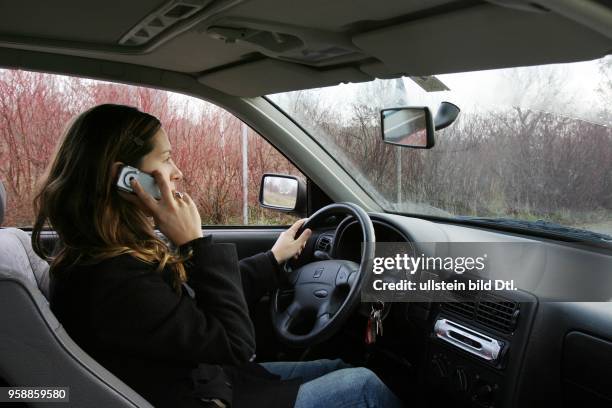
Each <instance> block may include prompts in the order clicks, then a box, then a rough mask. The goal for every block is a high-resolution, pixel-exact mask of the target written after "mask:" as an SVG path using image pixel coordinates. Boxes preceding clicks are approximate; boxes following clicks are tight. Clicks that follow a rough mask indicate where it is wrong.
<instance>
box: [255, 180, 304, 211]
mask: <svg viewBox="0 0 612 408" xmlns="http://www.w3.org/2000/svg"><path fill="white" fill-rule="evenodd" d="M259 205H260V206H262V207H264V208H270V209H272V210H277V211H284V212H292V213H296V214H298V215H300V216H305V215H306V208H307V202H306V183H304V182H303V181H302V180H300V179H299V178H297V177H295V176H290V175H287V174H271V173H265V174H264V175H263V176H262V178H261V185H260V188H259Z"/></svg>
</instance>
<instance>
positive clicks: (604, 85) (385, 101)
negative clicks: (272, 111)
mask: <svg viewBox="0 0 612 408" xmlns="http://www.w3.org/2000/svg"><path fill="white" fill-rule="evenodd" d="M611 90H612V56H607V57H605V58H601V59H598V60H593V61H582V62H573V63H564V64H549V65H540V66H537V65H536V66H529V67H515V68H506V69H493V70H483V71H474V72H460V73H451V74H444V75H437V76H424V77H401V78H394V79H382V80H381V79H378V80H375V81H371V82H363V83H361V82H360V83H348V84H341V85H336V86H331V87H326V88H318V89H308V90H302V91H293V92H285V93H280V94H274V95H268V98H269V100H270V101H271V102H272V103H274V104H276V106H278V107H279V109H281V110H282V111H284V112H285V113H286V114H287V115H288V116H290V117H291V118H292V119H293V120H295V121H296V122H297V123H299V124H300V125H301V126H302V127H303V128H304V129H305V130H306V131H307V132H308V133H309V134H310V135H311V136H312V137H313V139H314V140H315V141H317V142H318V143H319V144H320V145H321V146H322V147H323V148H324V149H326V150H327V151H328V152H329V153H330V155H331V156H332V157H334V158H335V159H336V160H337V161H338V163H339V164H340V165H341V166H343V167H344V168H345V169H346V170H347V173H348V174H350V175H351V176H352V177H353V178H354V179H355V181H356V182H357V183H359V184H360V185H361V186H362V187H363V189H364V190H365V191H366V192H368V193H369V194H370V196H371V197H372V198H373V199H374V200H375V201H377V202H378V203H379V204H380V205H381V207H383V208H384V209H385V210H386V211H392V212H400V213H405V214H418V215H429V216H438V217H445V218H455V219H462V220H463V219H466V218H467V219H470V220H473V219H474V218H477V219H479V220H481V221H494V222H508V221H511V223H510V225H514V226H519V225H520V226H527V227H529V228H532V229H542V228H545V229H547V230H551V229H554V230H555V231H558V232H559V231H564V232H563V233H566V232H567V231H569V228H572V229H574V228H575V229H580V230H585V231H589V232H593V233H596V234H605V235H606V236H608V238H605V239H609V236H612V222H611V221H610V220H612V194H611V192H612V177H610V175H611V174H612V104H611V102H612V99H611V95H612V92H611ZM442 101H448V102H451V103H454V104H456V105H457V106H459V107H460V108H461V113H460V115H459V117H458V119H457V120H456V121H455V122H454V123H453V124H452V125H450V126H449V127H447V128H445V129H442V130H440V131H438V132H436V142H435V146H434V147H433V148H432V149H410V148H403V147H398V146H394V145H390V144H386V143H384V142H383V138H382V134H381V129H380V115H381V113H380V112H381V109H388V108H395V107H400V106H427V107H429V108H430V110H431V111H432V113H433V114H434V115H435V113H436V112H437V110H438V108H439V106H440V103H441V102H442ZM552 224H554V225H552ZM589 236H593V235H592V234H589ZM587 239H590V238H587Z"/></svg>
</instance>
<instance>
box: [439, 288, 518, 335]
mask: <svg viewBox="0 0 612 408" xmlns="http://www.w3.org/2000/svg"><path fill="white" fill-rule="evenodd" d="M446 298H447V299H448V300H449V301H448V302H444V303H442V309H443V310H445V311H446V312H450V313H452V314H455V315H458V316H461V317H463V318H465V319H467V320H470V321H472V322H477V323H480V324H481V325H483V326H486V327H489V328H491V329H494V330H497V331H499V332H502V333H512V332H513V331H514V329H515V328H516V322H517V319H518V315H519V304H518V303H517V302H514V301H511V300H508V299H505V298H502V297H500V296H498V295H494V294H491V293H486V292H485V293H478V294H473V293H472V294H469V295H467V296H466V295H463V294H462V295H458V294H457V293H451V292H447V293H446Z"/></svg>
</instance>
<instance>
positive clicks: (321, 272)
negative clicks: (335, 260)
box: [313, 268, 324, 279]
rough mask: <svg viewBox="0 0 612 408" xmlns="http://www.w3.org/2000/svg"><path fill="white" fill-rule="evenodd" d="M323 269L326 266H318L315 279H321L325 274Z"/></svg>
mask: <svg viewBox="0 0 612 408" xmlns="http://www.w3.org/2000/svg"><path fill="white" fill-rule="evenodd" d="M323 269H324V268H318V269H317V270H316V271H315V273H314V275H313V278H315V279H319V278H320V277H321V275H323Z"/></svg>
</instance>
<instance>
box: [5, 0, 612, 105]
mask: <svg viewBox="0 0 612 408" xmlns="http://www.w3.org/2000/svg"><path fill="white" fill-rule="evenodd" d="M0 48H11V49H15V48H16V49H23V50H32V51H39V52H47V53H49V52H51V53H56V54H65V55H73V56H81V57H88V58H94V59H99V60H105V61H115V62H121V63H126V64H131V65H136V66H146V67H153V68H159V69H163V70H167V71H175V72H180V73H185V74H189V75H191V76H193V77H194V78H196V79H197V80H198V81H199V82H200V83H202V84H204V85H206V86H209V87H211V88H214V89H217V90H219V91H221V92H224V93H227V94H229V95H236V96H247V97H249V96H259V95H265V94H270V93H276V92H284V91H291V90H298V89H307V88H315V87H322V86H329V85H336V84H338V83H341V82H364V81H370V80H372V79H374V78H393V77H399V76H401V75H408V76H414V75H430V74H443V73H451V72H463V71H470V70H481V69H490V68H502V67H511V66H523V65H535V64H545V63H555V62H568V61H579V60H587V59H595V58H599V57H601V56H604V55H606V54H608V53H610V52H612V1H610V0H592V1H587V0H539V1H523V0H487V1H484V0H483V1H479V0H461V1H448V0H393V1H391V0H386V1H376V2H374V1H371V0H333V1H329V0H325V1H324V0H308V1H294V0H172V1H159V0H130V1H119V0H106V1H104V2H95V3H94V2H90V3H87V4H85V3H83V2H80V1H75V0H54V1H28V2H6V1H2V2H0ZM1 65H2V61H1V60H0V66H1Z"/></svg>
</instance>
